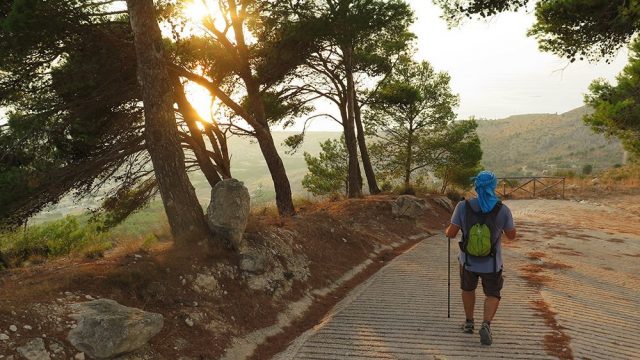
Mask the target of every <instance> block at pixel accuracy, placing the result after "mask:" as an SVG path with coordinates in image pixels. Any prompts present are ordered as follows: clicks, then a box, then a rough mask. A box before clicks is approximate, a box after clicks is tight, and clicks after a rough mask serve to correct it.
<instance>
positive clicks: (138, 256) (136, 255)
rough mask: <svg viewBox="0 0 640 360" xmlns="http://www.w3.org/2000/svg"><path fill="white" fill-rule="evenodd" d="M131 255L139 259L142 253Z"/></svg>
mask: <svg viewBox="0 0 640 360" xmlns="http://www.w3.org/2000/svg"><path fill="white" fill-rule="evenodd" d="M133 257H134V258H136V259H140V258H142V255H138V254H135V255H133Z"/></svg>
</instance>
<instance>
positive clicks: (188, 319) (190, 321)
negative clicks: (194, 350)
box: [184, 318, 195, 327]
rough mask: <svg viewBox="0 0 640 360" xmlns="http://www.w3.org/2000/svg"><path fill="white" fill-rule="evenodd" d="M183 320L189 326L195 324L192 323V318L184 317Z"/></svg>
mask: <svg viewBox="0 0 640 360" xmlns="http://www.w3.org/2000/svg"><path fill="white" fill-rule="evenodd" d="M184 322H185V323H186V324H187V325H188V326H189V327H191V326H193V325H195V324H194V323H193V320H192V319H191V318H186V319H185V320H184Z"/></svg>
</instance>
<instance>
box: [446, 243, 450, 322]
mask: <svg viewBox="0 0 640 360" xmlns="http://www.w3.org/2000/svg"><path fill="white" fill-rule="evenodd" d="M447 318H451V238H450V237H448V236H447Z"/></svg>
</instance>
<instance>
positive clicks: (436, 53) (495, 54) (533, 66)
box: [311, 0, 627, 130]
mask: <svg viewBox="0 0 640 360" xmlns="http://www.w3.org/2000/svg"><path fill="white" fill-rule="evenodd" d="M407 1H408V2H409V3H410V4H411V6H412V7H413V9H414V11H415V12H416V18H417V19H416V22H415V24H414V26H413V28H412V30H413V32H414V33H415V34H416V35H417V36H418V40H417V44H416V45H417V48H418V53H417V58H418V60H428V61H429V62H431V63H432V64H433V65H434V67H435V68H436V69H437V70H439V71H447V72H449V74H450V75H451V77H452V83H451V85H452V88H453V90H454V92H456V93H458V94H459V95H460V107H459V109H458V111H457V113H458V117H459V118H468V117H469V116H471V115H474V116H476V117H479V118H489V119H496V118H504V117H507V116H509V115H516V114H528V113H556V112H558V113H562V112H566V111H569V110H571V109H574V108H576V107H579V106H582V99H583V95H584V93H585V92H586V91H587V88H588V86H589V84H590V83H591V81H592V80H593V79H595V78H598V77H603V78H606V79H610V80H613V79H614V77H615V75H616V74H618V73H619V72H620V70H622V67H623V66H624V65H625V64H626V61H627V53H626V51H624V52H621V53H620V54H618V56H617V57H616V58H615V59H614V61H613V62H612V63H611V64H606V63H604V62H602V63H599V64H589V63H587V62H575V63H573V64H571V65H570V66H568V67H567V68H566V69H564V70H562V69H563V68H565V66H566V65H567V64H568V62H567V61H566V60H565V59H561V58H559V57H558V56H555V55H552V54H548V53H542V52H540V51H539V50H538V46H537V42H536V40H535V39H533V38H529V37H527V36H526V32H527V30H528V29H529V28H530V27H531V25H532V24H533V22H534V21H535V17H534V15H533V14H532V13H526V12H520V13H505V14H501V15H499V16H496V17H494V18H492V19H491V20H470V21H467V22H466V23H464V24H462V25H461V26H460V27H458V28H454V29H452V30H449V29H448V28H447V24H446V23H445V21H444V20H442V19H441V18H440V14H441V11H440V9H439V8H438V7H436V6H435V5H433V4H432V2H431V1H430V0H407ZM311 129H314V130H323V129H339V127H337V126H335V125H333V124H329V123H328V121H318V122H316V123H315V124H313V125H312V127H311Z"/></svg>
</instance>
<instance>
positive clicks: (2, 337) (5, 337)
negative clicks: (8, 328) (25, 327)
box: [0, 333, 9, 341]
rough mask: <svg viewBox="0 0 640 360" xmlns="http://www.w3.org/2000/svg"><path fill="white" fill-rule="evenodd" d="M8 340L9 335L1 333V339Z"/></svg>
mask: <svg viewBox="0 0 640 360" xmlns="http://www.w3.org/2000/svg"><path fill="white" fill-rule="evenodd" d="M7 340H9V335H7V334H4V333H0V341H7Z"/></svg>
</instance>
